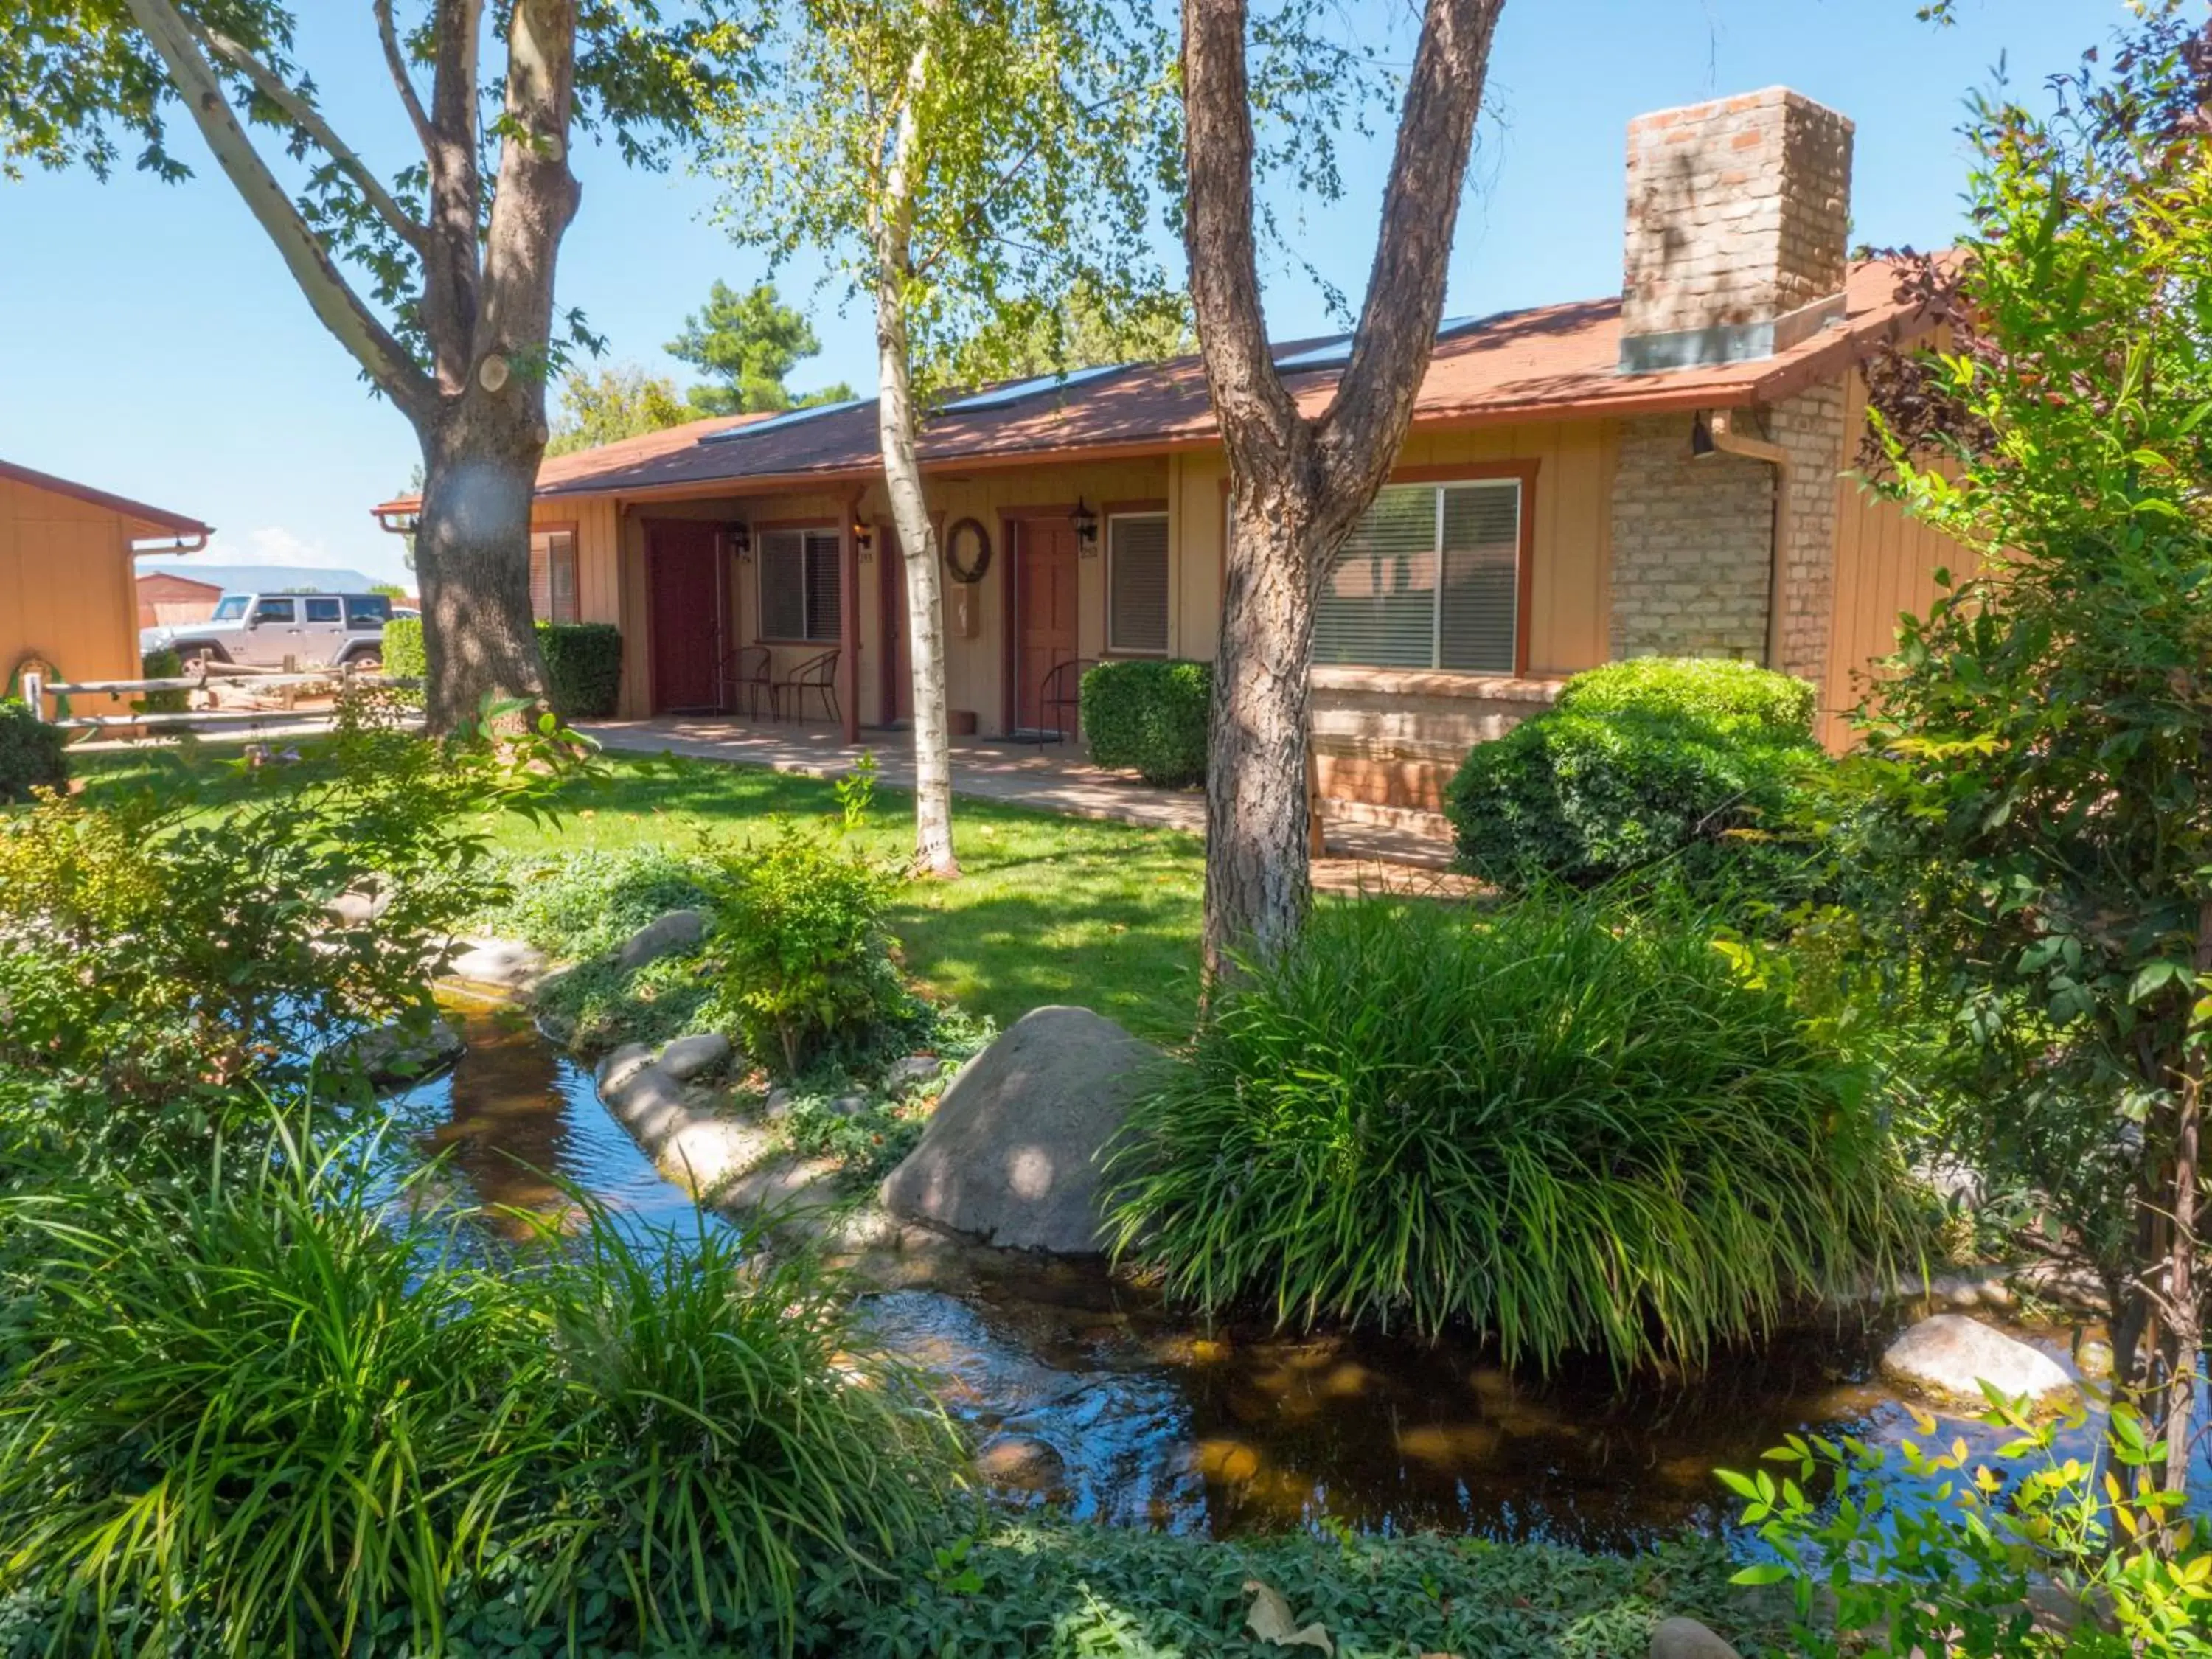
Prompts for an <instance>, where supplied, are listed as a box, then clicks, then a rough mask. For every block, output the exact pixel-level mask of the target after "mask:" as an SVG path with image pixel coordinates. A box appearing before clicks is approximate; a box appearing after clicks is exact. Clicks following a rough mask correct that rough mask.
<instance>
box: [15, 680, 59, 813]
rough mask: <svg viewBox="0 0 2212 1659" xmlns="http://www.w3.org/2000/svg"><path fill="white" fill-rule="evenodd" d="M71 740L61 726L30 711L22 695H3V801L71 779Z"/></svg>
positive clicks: (23, 797)
mask: <svg viewBox="0 0 2212 1659" xmlns="http://www.w3.org/2000/svg"><path fill="white" fill-rule="evenodd" d="M67 741H68V738H67V734H66V733H64V732H63V731H62V730H61V728H60V727H58V726H49V725H47V724H46V722H45V721H44V720H40V719H38V718H36V717H35V716H34V715H33V714H32V713H31V707H30V705H29V704H28V703H27V702H24V701H23V700H22V699H21V698H20V697H0V805H5V804H6V803H8V802H9V801H23V800H28V799H30V798H31V791H32V790H33V789H59V788H62V787H64V786H65V785H66V784H67V783H68V782H69V757H67V756H66V755H65V754H64V752H63V750H64V747H65V746H66V744H67Z"/></svg>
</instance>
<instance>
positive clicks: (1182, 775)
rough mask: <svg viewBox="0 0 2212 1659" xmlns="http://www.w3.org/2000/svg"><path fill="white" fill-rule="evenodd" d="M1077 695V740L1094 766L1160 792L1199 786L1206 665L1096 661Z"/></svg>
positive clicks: (1208, 705)
mask: <svg viewBox="0 0 2212 1659" xmlns="http://www.w3.org/2000/svg"><path fill="white" fill-rule="evenodd" d="M1082 696H1083V731H1084V735H1085V737H1086V738H1088V739H1089V740H1090V744H1091V759H1092V760H1093V761H1095V762H1097V763H1098V764H1099V765H1101V766H1106V767H1115V768H1127V769H1129V770H1131V771H1133V772H1135V773H1136V774H1137V775H1139V776H1140V777H1141V778H1143V779H1144V781H1146V783H1150V784H1155V785H1158V787H1161V788H1163V789H1188V788H1190V787H1194V785H1197V784H1201V783H1204V782H1205V781H1206V718H1207V715H1208V714H1209V713H1210V712H1211V710H1212V703H1213V665H1212V664H1211V663H1203V662H1102V663H1100V664H1099V665H1097V667H1096V668H1094V669H1092V670H1091V671H1090V672H1088V673H1086V674H1085V675H1084V677H1083V693H1082Z"/></svg>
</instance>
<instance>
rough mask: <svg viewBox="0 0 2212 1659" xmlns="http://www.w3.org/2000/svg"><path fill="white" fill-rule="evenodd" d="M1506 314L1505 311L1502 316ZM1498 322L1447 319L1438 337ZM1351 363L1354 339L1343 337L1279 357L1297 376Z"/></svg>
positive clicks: (1283, 366) (1279, 362) (1284, 367)
mask: <svg viewBox="0 0 2212 1659" xmlns="http://www.w3.org/2000/svg"><path fill="white" fill-rule="evenodd" d="M1503 315H1504V313H1502V312H1501V313H1498V316H1503ZM1496 320H1497V317H1496V316H1492V317H1447V318H1445V319H1443V321H1442V322H1441V323H1438V324H1437V338H1438V339H1439V340H1449V339H1451V338H1453V337H1455V336H1457V335H1461V334H1468V333H1472V332H1473V331H1474V330H1476V329H1478V328H1480V327H1482V326H1483V325H1485V324H1486V323H1492V322H1495V321H1496ZM1351 361H1352V336H1350V335H1349V334H1340V335H1338V336H1337V337H1335V338H1334V339H1333V340H1323V341H1322V343H1320V344H1319V345H1316V346H1308V347H1307V348H1306V349H1304V351H1294V352H1292V353H1291V355H1290V356H1287V357H1278V358H1276V359H1275V368H1276V369H1277V370H1278V371H1283V370H1289V371H1291V372H1293V373H1296V372H1297V371H1299V370H1302V369H1309V368H1343V367H1344V366H1345V365H1346V363H1348V362H1351Z"/></svg>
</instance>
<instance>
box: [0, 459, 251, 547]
mask: <svg viewBox="0 0 2212 1659" xmlns="http://www.w3.org/2000/svg"><path fill="white" fill-rule="evenodd" d="M0 478H12V479H14V480H15V482H16V483H21V484H28V485H29V486H30V487H31V488H32V489H44V490H49V491H51V492H52V493H53V494H54V495H66V496H69V497H70V499H71V500H73V501H83V502H85V503H86V504H87V505H88V506H91V507H106V509H107V510H108V511H110V512H111V513H115V514H116V515H117V516H118V517H120V518H124V519H127V520H130V521H131V524H132V525H133V526H137V527H138V528H141V529H143V530H144V531H146V532H147V533H148V534H149V536H211V535H213V534H214V533H215V526H213V525H208V524H203V523H201V522H200V521H199V520H197V519H195V518H191V517H189V516H187V515H186V514H185V513H172V512H169V511H168V510H167V508H165V507H149V506H148V505H147V504H146V503H145V502H143V501H132V500H131V498H130V497H129V496H127V495H110V494H109V493H108V492H107V491H106V490H105V489H94V488H93V487H92V486H91V485H90V484H81V483H72V482H71V481H70V479H67V478H59V477H55V476H54V475H53V474H52V473H51V472H40V471H38V470H37V469H35V468H33V467H27V466H18V465H15V463H14V462H12V461H0Z"/></svg>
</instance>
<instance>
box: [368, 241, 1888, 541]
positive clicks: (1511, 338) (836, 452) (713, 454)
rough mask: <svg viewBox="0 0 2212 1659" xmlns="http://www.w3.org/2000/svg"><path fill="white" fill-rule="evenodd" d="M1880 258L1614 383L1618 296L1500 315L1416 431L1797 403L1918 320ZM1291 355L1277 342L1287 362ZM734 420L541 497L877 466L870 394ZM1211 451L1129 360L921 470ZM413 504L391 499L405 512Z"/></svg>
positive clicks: (1183, 386) (1317, 374) (1441, 362)
mask: <svg viewBox="0 0 2212 1659" xmlns="http://www.w3.org/2000/svg"><path fill="white" fill-rule="evenodd" d="M1895 295H1896V279H1895V276H1894V274H1893V271H1892V270H1891V269H1890V268H1889V267H1888V266H1887V265H1885V264H1879V263H1874V262H1869V263H1868V264H1861V265H1860V266H1858V267H1857V269H1856V270H1853V272H1852V273H1851V276H1850V285H1849V288H1848V289H1847V291H1846V295H1845V315H1844V320H1843V321H1842V322H1841V323H1839V324H1838V325H1834V326H1832V327H1830V328H1828V329H1826V330H1825V331H1822V332H1821V333H1820V334H1817V335H1815V336H1814V337H1812V338H1811V339H1809V340H1808V341H1806V342H1804V343H1802V344H1800V345H1797V346H1795V347H1792V348H1791V349H1790V350H1788V351H1784V352H1782V353H1780V354H1778V356H1772V357H1765V358H1760V359H1758V360H1756V361H1753V362H1740V363H1729V364H1726V365H1723V366H1721V367H1717V368H1687V369H1675V370H1670V371H1668V372H1666V373H1662V374H1621V373H1620V370H1619V368H1618V364H1619V362H1620V301H1619V300H1618V299H1617V298H1613V299H1604V300H1588V301H1579V302H1574V303H1569V304H1565V305H1553V306H1540V307H1535V308H1534V309H1531V310H1527V311H1516V312H1508V313H1503V314H1502V315H1499V316H1498V317H1494V318H1491V319H1486V321H1484V322H1483V323H1481V324H1480V325H1476V326H1474V327H1473V328H1469V329H1466V330H1464V331H1456V332H1454V333H1453V334H1451V335H1450V336H1449V337H1447V338H1444V339H1442V340H1439V341H1438V342H1437V349H1436V355H1435V356H1434V357H1433V358H1432V359H1431V362H1430V364H1429V372H1428V375H1427V378H1426V379H1425V380H1424V381H1423V383H1422V386H1421V395H1420V398H1419V401H1418V402H1417V403H1416V404H1415V406H1414V412H1413V421H1414V425H1415V426H1416V427H1417V428H1423V427H1425V428H1435V427H1471V426H1485V425H1492V424H1497V423H1500V422H1510V421H1521V420H1558V419H1562V418H1569V417H1573V418H1596V417H1601V416H1626V415H1636V414H1650V413H1657V412H1660V411H1663V410H1686V409H1708V408H1738V407H1741V406H1743V405H1746V404H1768V403H1773V402H1776V401H1778V400H1779V399H1781V398H1786V397H1789V396H1791V395H1792V394H1794V393H1795V392H1798V391H1801V390H1802V389H1803V387H1804V386H1808V385H1809V384H1811V383H1812V382H1814V381H1815V380H1821V379H1825V378H1827V377H1829V376H1831V375H1833V374H1838V373H1839V372H1841V370H1842V368H1844V365H1845V364H1847V363H1848V362H1851V361H1852V360H1853V359H1854V358H1855V357H1856V356H1857V354H1858V353H1859V352H1860V351H1861V350H1862V349H1864V348H1865V347H1866V346H1867V345H1868V344H1869V343H1871V342H1872V341H1874V340H1875V339H1876V338H1878V337H1882V336H1884V335H1887V334H1891V333H1893V332H1895V331H1898V330H1899V329H1900V328H1902V327H1905V326H1907V325H1910V323H1911V307H1910V306H1908V305H1905V304H1902V303H1900V302H1899V301H1898V300H1897V299H1896V297H1895ZM1291 349H1292V348H1290V347H1285V348H1283V351H1284V352H1285V355H1287V353H1288V352H1289V351H1290V350H1291ZM1336 377H1337V370H1335V369H1334V368H1325V369H1313V370H1307V371H1304V372H1303V373H1299V374H1286V375H1285V380H1286V382H1287V384H1288V385H1289V386H1291V390H1292V392H1294V393H1295V394H1296V395H1297V399H1298V403H1299V405H1300V406H1301V407H1302V408H1303V409H1304V410H1306V412H1307V413H1309V414H1316V413H1318V412H1319V411H1320V410H1322V409H1323V408H1324V407H1326V405H1327V404H1328V399H1329V398H1330V397H1331V395H1332V394H1333V392H1334V387H1335V384H1336ZM745 418H753V419H758V418H759V417H740V418H739V419H738V420H721V421H698V422H692V423H690V425H687V426H682V427H675V428H670V429H669V430H668V431H665V432H656V433H653V434H651V435H647V436H646V437H643V438H630V439H625V440H624V441H622V442H620V443H615V444H608V445H605V446H604V447H601V448H598V449H592V450H585V451H582V452H580V453H577V454H574V455H564V456H562V457H560V458H559V459H556V460H551V461H548V462H547V463H546V464H545V465H544V468H543V469H542V470H541V471H540V472H539V473H538V493H539V494H540V495H552V496H575V495H611V494H618V495H625V496H633V495H702V494H714V493H720V491H719V489H717V488H716V487H717V486H720V487H725V488H731V489H741V490H758V489H763V488H766V487H776V488H788V487H793V486H797V487H801V488H804V487H806V486H808V485H810V484H823V483H842V482H846V481H855V480H862V479H866V478H869V477H873V476H874V475H875V474H876V472H877V471H878V470H879V468H880V465H881V461H880V459H879V453H878V447H877V435H876V410H875V404H874V402H873V400H872V399H871V400H869V401H867V402H866V403H864V404H860V406H858V407H856V408H851V409H846V410H836V411H834V412H830V413H825V414H823V415H819V416H814V417H812V418H811V419H807V420H803V421H797V422H787V423H779V424H777V425H775V427H773V428H770V429H767V430H763V431H762V432H761V433H759V434H758V435H756V436H749V437H742V438H736V439H731V440H727V441H721V442H714V443H702V442H700V441H699V440H700V439H701V438H702V437H704V436H707V435H710V434H712V433H714V432H718V431H724V430H727V429H729V428H732V427H735V426H738V425H740V424H742V423H743V422H744V419H745ZM1218 441H1219V436H1218V432H1217V430H1216V428H1215V426H1214V422H1213V413H1212V405H1211V404H1210V402H1209V400H1208V398H1207V397H1206V376H1205V372H1204V369H1203V368H1202V367H1201V365H1200V361H1199V359H1198V358H1196V357H1195V356H1190V357H1176V358H1171V359H1170V360H1168V361H1167V362H1158V363H1139V364H1133V365H1132V366H1130V367H1129V368H1126V369H1124V370H1121V372H1119V373H1116V374H1107V375H1103V376H1102V377H1100V378H1098V379H1097V380H1090V381H1087V382H1085V383H1084V384H1081V385H1076V386H1067V387H1066V388H1063V389H1061V390H1060V391H1058V392H1040V393H1038V394H1036V396H1033V397H1030V398H1024V399H1022V400H1021V401H1019V402H1018V403H1015V404H1010V405H1004V406H1000V407H998V408H994V409H986V410H958V409H949V410H943V411H940V412H939V414H938V415H937V416H935V417H933V419H932V420H931V421H930V422H929V424H928V426H927V428H925V430H924V432H923V435H922V440H921V458H922V462H923V465H926V466H929V467H932V468H939V469H941V468H945V467H949V466H956V465H968V466H994V465H1015V464H1018V463H1022V462H1025V461H1038V460H1043V459H1066V458H1068V457H1070V456H1083V455H1092V454H1096V455H1109V454H1111V455H1130V454H1163V453H1168V452H1170V451H1171V450H1178V449H1190V448H1200V447H1208V446H1211V445H1213V444H1216V443H1218ZM411 505H412V502H411V501H398V502H387V503H386V507H385V508H383V509H380V510H389V509H392V508H395V507H397V508H401V509H404V508H405V507H410V506H411Z"/></svg>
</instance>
